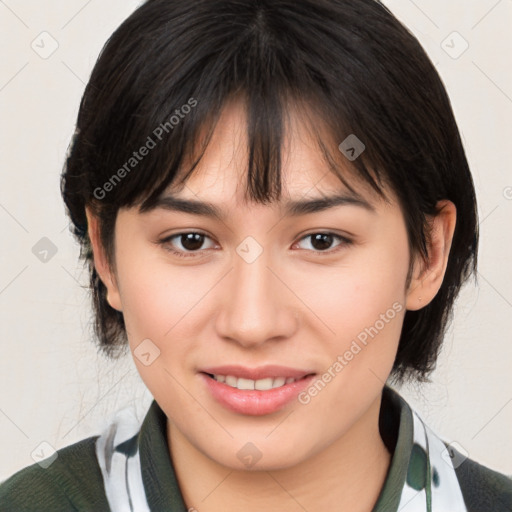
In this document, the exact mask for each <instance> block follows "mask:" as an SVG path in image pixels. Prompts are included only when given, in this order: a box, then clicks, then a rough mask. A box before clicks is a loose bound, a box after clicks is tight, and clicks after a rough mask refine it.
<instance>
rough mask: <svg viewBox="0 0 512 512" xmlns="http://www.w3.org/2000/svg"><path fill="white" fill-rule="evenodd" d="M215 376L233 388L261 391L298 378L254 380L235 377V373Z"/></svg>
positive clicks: (218, 380)
mask: <svg viewBox="0 0 512 512" xmlns="http://www.w3.org/2000/svg"><path fill="white" fill-rule="evenodd" d="M213 378H214V379H215V380H216V381H217V382H223V383H224V384H227V385H228V386H231V387H232V388H238V389H242V390H245V389H257V390H259V391H267V390H269V389H273V388H280V387H281V386H284V385H285V384H291V383H292V382H295V381H296V380H297V379H294V378H293V377H288V378H286V377H275V378H272V377H267V378H265V379H259V380H252V379H244V378H242V377H240V378H238V377H234V376H233V375H214V376H213Z"/></svg>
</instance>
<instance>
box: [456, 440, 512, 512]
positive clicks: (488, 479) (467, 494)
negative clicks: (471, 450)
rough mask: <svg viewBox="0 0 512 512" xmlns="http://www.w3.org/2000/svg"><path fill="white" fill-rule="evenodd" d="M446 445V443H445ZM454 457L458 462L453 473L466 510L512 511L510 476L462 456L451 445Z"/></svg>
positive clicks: (511, 478) (511, 480)
mask: <svg viewBox="0 0 512 512" xmlns="http://www.w3.org/2000/svg"><path fill="white" fill-rule="evenodd" d="M447 447H448V445H447ZM449 449H450V450H452V451H453V452H455V459H457V458H458V459H459V461H460V464H459V465H457V467H456V468H455V473H456V475H457V479H458V481H459V485H460V488H461V491H462V495H463V497H464V501H465V503H466V506H467V509H468V512H477V511H478V512H480V511H481V510H490V508H491V507H492V510H493V512H511V511H512V477H509V476H506V475H504V474H502V473H499V472H497V471H494V470H493V469H491V468H488V467H487V466H484V465H482V464H479V463H478V462H476V461H475V460H472V459H468V458H466V459H465V458H464V456H463V455H461V454H460V453H459V452H457V450H455V449H454V448H453V447H451V448H449Z"/></svg>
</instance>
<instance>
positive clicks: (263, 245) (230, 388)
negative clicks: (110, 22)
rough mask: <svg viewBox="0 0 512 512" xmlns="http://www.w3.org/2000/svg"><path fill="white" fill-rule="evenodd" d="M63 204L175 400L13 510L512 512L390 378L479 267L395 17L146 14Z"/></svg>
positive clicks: (484, 472)
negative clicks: (410, 404) (489, 511)
mask: <svg viewBox="0 0 512 512" xmlns="http://www.w3.org/2000/svg"><path fill="white" fill-rule="evenodd" d="M62 193H63V198H64V201H65V203H66V206H67V209H68V212H69V215H70V218H71V221H72V224H73V226H74V234H75V235H76V237H77V239H78V241H79V243H80V245H81V248H82V256H83V257H84V259H85V260H86V261H87V262H88V264H89V268H90V271H91V273H90V278H91V289H92V296H93V304H94V308H95V315H96V318H95V321H96V332H97V335H98V339H99V341H100V346H101V347H102V349H103V350H104V352H105V353H106V354H108V355H109V356H112V357H117V356H118V355H119V354H121V353H122V352H123V350H124V349H125V348H126V347H129V349H130V350H131V353H132V354H133V359H134V362H135V365H136V367H137V369H138V371H139V373H140V375H141V377H142V379H143V381H144V383H145V384H146V386H147V387H148V389H149V391H150V392H151V393H152V395H153V396H154V399H155V400H154V401H153V403H152V404H151V407H150V409H149V411H148V413H147V415H146V417H145V419H144V421H143V423H142V425H139V424H138V423H137V422H136V421H135V420H133V419H132V418H131V417H130V416H129V415H128V414H127V413H126V411H121V412H120V414H119V415H118V416H117V417H116V419H115V421H114V422H113V423H112V425H111V426H110V427H109V428H108V429H107V430H106V431H105V432H104V433H103V434H102V435H101V436H92V437H90V438H88V439H84V440H82V441H80V442H78V443H75V444H74V445H71V446H68V447H65V448H63V449H61V450H59V451H58V453H57V455H58V456H57V458H55V460H53V461H52V462H51V463H49V464H47V467H46V468H43V467H42V466H41V465H34V466H30V467H28V468H25V469H23V470H21V471H20V472H18V473H16V474H15V475H13V476H12V477H11V478H10V479H9V480H7V481H6V482H5V483H4V484H3V485H2V486H1V487H0V502H1V503H3V504H5V505H4V506H5V507H6V509H7V510H53V511H55V510H113V511H117V510H136V511H144V510H172V511H184V510H198V511H201V512H203V511H206V512H209V511H218V510H222V511H225V510H228V511H229V510H239V509H241V508H243V509H244V510H246V511H252V510H287V511H288V510H290V511H292V510H308V511H313V510H347V511H352V512H353V511H361V512H363V511H386V512H389V511H398V510H400V511H446V510H449V511H451V512H455V511H477V510H478V511H480V510H493V511H505V510H512V481H511V480H510V479H509V478H508V477H506V476H505V475H502V474H499V473H497V472H495V471H493V470H491V469H490V468H487V467H484V466H482V465H480V464H478V463H477V462H475V461H473V460H471V459H469V458H467V457H466V456H465V454H464V453H463V452H462V451H461V450H460V449H457V447H454V446H452V445H449V444H448V443H447V442H445V441H443V440H442V439H440V438H439V437H438V436H437V435H436V434H435V433H434V432H432V431H431V430H430V429H429V428H428V426H427V425H425V424H424V423H423V421H422V420H421V418H420V417H419V415H418V414H417V413H416V412H414V411H413V410H412V409H411V408H410V406H409V405H408V404H407V403H406V402H405V400H404V399H403V398H402V397H401V396H400V395H399V394H398V393H397V392H396V391H394V390H393V389H392V388H391V387H389V386H388V384H387V382H389V381H395V382H398V383H402V382H405V381H407V380H417V381H420V382H421V381H426V380H428V375H429V373H431V371H432V370H433V369H434V367H435V363H436V358H437V354H438V353H439V350H440V347H441V344H442V340H443V335H444V332H445V329H446V326H447V322H448V319H449V317H450V314H451V311H452V306H453V302H454V299H455V298H456V296H457V294H458V291H459V289H460V287H461V285H462V284H463V283H464V282H465V281H466V280H467V279H468V278H469V277H470V276H471V274H472V273H473V272H474V271H475V270H476V260H477V244H478V231H477V226H478V223H477V214H476V212H477V208H476V201H475V192H474V188H473V183H472V178H471V175H470V171H469V168H468V164H467V160H466V157H465V153H464V149H463V146H462V143H461V140H460V136H459V132H458V129H457V126H456V122H455V119H454V116H453V112H452V109H451V105H450V102H449V99H448V97H447V94H446V91H445V89H444V87H443V85H442V82H441V80H440V78H439V76H438V74H437V72H436V71H435V68H434V67H433V65H432V64H431V62H430V60H429V59H428V57H427V55H426V54H425V52H424V50H423V49H422V48H421V46H420V44H419V43H418V41H417V40H416V39H415V38H414V37H413V36H412V35H411V34H410V33H409V32H408V31H407V30H406V29H405V28H404V27H403V26H402V25H401V24H400V23H399V22H398V21H397V20H396V19H395V18H394V16H393V15H392V14H391V13H390V12H389V11H388V10H387V9H386V8H385V7H384V6H383V5H381V4H380V3H378V2H376V1H374V0H360V1H357V2H354V1H348V0H320V1H312V0H300V1H297V0H295V1H293V2H291V1H287V0H273V1H271V2H270V1H269V2H266V1H263V0H262V1H256V2H255V1H253V0H223V1H220V0H219V1H217V0H214V1H212V0H209V1H196V2H192V3H191V2H185V1H183V0H180V1H177V0H173V1H169V0H148V1H147V2H146V3H144V4H143V5H142V6H140V7H139V8H138V9H137V10H136V11H135V12H134V13H133V14H132V15H131V16H130V17H129V18H128V19H127V20H126V21H125V22H124V23H123V24H122V25H121V26H120V27H119V28H118V30H116V32H115V33H114V34H113V35H112V37H111V38H110V39H109V41H108V42H107V44H106V45H105V47H104V49H103V51H102V53H101V55H100V57H99V59H98V62H97V63H96V66H95V68H94V70H93V73H92V76H91V78H90V80H89V83H88V85H87V87H86V90H85V93H84V96H83V99H82V102H81V106H80V112H79V115H78V120H77V130H76V133H75V136H74V138H73V141H72V144H71V147H70V151H69V155H68V158H67V162H66V166H65V169H64V172H63V179H62Z"/></svg>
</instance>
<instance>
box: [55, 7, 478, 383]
mask: <svg viewBox="0 0 512 512" xmlns="http://www.w3.org/2000/svg"><path fill="white" fill-rule="evenodd" d="M235 96H238V97H241V98H243V99H244V105H245V108H246V112H247V134H248V140H249V161H248V166H247V194H248V196H249V197H250V198H251V199H253V200H256V201H259V202H261V203H267V202H269V201H271V200H276V199H279V197H280V196H279V194H280V190H281V188H280V183H281V182H280V176H281V145H282V140H283V130H284V126H285V123H284V119H283V118H285V117H286V115H287V108H288V106H289V105H290V103H293V104H297V105H299V104H302V105H306V106H307V108H309V110H310V111H311V112H313V113H314V116H315V117H316V118H318V119H320V120H321V122H322V123H323V125H324V126H325V127H327V128H328V131H329V133H330V134H331V135H332V141H337V143H331V141H326V140H325V139H322V138H321V137H320V136H318V137H317V138H318V142H319V147H321V149H322V151H323V153H324V155H325V157H326V160H327V161H328V163H329V165H330V167H331V169H332V170H333V172H334V173H336V175H338V176H339V177H340V179H341V180H342V181H343V182H344V183H345V184H347V183H346V181H345V180H344V178H343V175H342V174H341V171H340V167H341V166H340V165H339V162H340V159H341V160H343V159H344V165H345V167H346V166H347V165H349V166H350V168H351V169H353V171H354V172H355V173H356V175H357V176H359V177H361V178H362V179H364V180H365V181H366V182H368V183H369V184H371V186H372V187H373V188H374V189H375V190H376V191H378V192H379V193H380V194H381V195H384V194H383V185H384V184H385V185H387V186H388V187H390V189H392V190H393V191H394V193H395V194H396V196H397V197H398V199H399V202H400V206H401V208H402V211H403V212H404V218H405V222H406V226H407V231H408V238H409V244H410V247H411V251H412V253H414V254H421V255H422V256H423V257H425V256H426V247H427V241H428V224H427V216H428V215H431V214H434V213H436V203H437V202H438V201H439V200H441V199H449V200H451V201H452V202H453V203H454V204H455V206H456V208H457V225H456V228H455V234H454V238H453V243H452V248H451V252H450V256H449V260H448V266H447V270H446V274H445V278H444V281H443V284H442V286H441V289H440V290H439V292H438V293H437V295H436V297H435V298H434V299H433V300H432V301H431V303H430V304H428V305H427V306H425V307H424V308H422V309H421V310H419V311H407V313H406V315H405V320H404V325H403V328H402V333H401V338H400V343H399V348H398V352H397V356H396V360H395V363H394V366H393V371H392V376H393V377H394V378H395V379H396V380H397V381H399V382H401V381H403V380H404V379H406V378H407V379H411V378H412V377H414V378H416V379H417V380H420V381H421V380H423V381H425V380H428V374H429V373H430V372H431V371H432V370H433V369H434V367H435V362H436V359H437V355H438V353H439V349H440V347H441V343H442V340H443V336H444V333H445V330H446V327H447V323H448V321H449V319H450V317H451V313H452V308H453V303H454V300H455V298H456V296H457V294H458V292H459V289H460V287H461V285H462V283H463V282H464V281H465V280H466V279H467V278H468V277H469V276H470V275H471V273H472V272H475V271H476V261H477V245H478V222H477V208H476V199H475V191H474V186H473V182H472V178H471V174H470V171H469V168H468V163H467V160H466V156H465V152H464V148H463V145H462V142H461V138H460V135H459V131H458V128H457V124H456V121H455V118H454V114H453V111H452V108H451V104H450V100H449V98H448V96H447V93H446V91H445V88H444V86H443V83H442V81H441V79H440V77H439V75H438V73H437V71H436V69H435V67H434V66H433V64H432V62H431V61H430V59H429V58H428V56H427V54H426V53H425V51H424V49H423V48H422V47H421V45H420V44H419V42H418V41H417V39H416V38H415V37H414V36H413V35H412V34H411V33H410V32H409V31H408V30H407V28H405V27H404V26H403V25H402V24H401V23H400V22H399V21H398V20H397V19H396V18H395V17H394V16H393V14H392V13H391V12H390V11H389V10H388V9H387V8H386V7H385V6H384V5H382V4H381V3H380V2H377V1H375V0H195V1H193V2H191V1H189V0H148V1H147V2H145V3H144V4H142V5H141V6H140V7H139V8H138V9H137V10H136V11H135V12H134V13H133V14H132V15H131V16H130V17H129V18H128V19H126V20H125V21H124V22H123V23H122V25H121V26H120V27H119V28H118V29H117V30H116V31H115V32H114V34H113V35H112V36H111V37H110V39H109V40H108V41H107V43H106V44H105V46H104V48H103V50H102V51H101V54H100V56H99V58H98V61H97V63H96V65H95V67H94V69H93V72H92V75H91V77H90V80H89V82H88V84H87V86H86V89H85V92H84V95H83V98H82V101H81V104H80V111H79V114H78V120H77V126H76V133H75V135H74V137H73V140H72V142H71V144H70V148H69V152H68V156H67V161H66V164H65V167H64V170H63V174H62V187H61V188H62V195H63V198H64V201H65V203H66V206H67V210H68V213H69V216H70V218H71V221H72V229H73V233H74V234H75V235H76V237H77V239H78V241H79V243H80V244H81V249H82V252H81V256H82V257H83V258H84V259H85V261H86V263H87V264H88V266H89V270H90V285H91V289H92V296H93V305H94V312H95V321H94V326H95V333H96V336H97V338H98V340H99V342H100V347H101V348H102V350H103V351H104V352H105V353H106V354H108V355H110V356H112V357H115V356H116V355H117V354H118V353H119V350H118V349H119V348H122V347H125V346H126V332H125V326H124V322H123V316H122V314H121V313H120V312H118V311H116V310H114V309H112V308H111V307H110V306H109V304H108V303H107V301H106V289H105V286H104V285H103V283H102V282H101V280H100V279H99V277H98V274H97V273H96V271H95V269H94V264H93V261H92V252H91V247H90V240H89V237H88V233H87V220H86V216H85V207H86V206H89V207H91V208H92V210H93V211H94V213H95V214H96V215H97V216H98V218H99V221H100V237H101V241H102V244H103V246H104V248H105V250H106V253H107V256H108V259H109V261H110V263H111V264H113V263H114V254H113V234H114V228H115V220H116V216H117V212H118V210H119V208H121V207H129V206H134V205H138V206H139V207H140V208H141V210H143V211H144V210H147V209H150V208H151V207H152V205H153V204H154V203H155V200H156V199H157V198H158V196H159V195H160V194H161V193H162V192H163V191H164V189H165V188H167V187H168V186H169V185H170V184H171V183H172V184H175V182H176V181H177V179H178V171H180V173H179V176H180V177H181V178H182V179H181V182H183V181H184V180H186V179H187V178H188V177H189V176H190V175H191V173H192V172H193V171H194V168H195V166H196V164H197V162H198V161H199V159H200V158H201V154H202V153H201V154H200V155H199V156H198V158H196V159H195V160H193V163H192V165H191V166H190V168H189V169H188V170H184V169H183V162H184V161H185V158H186V157H189V156H190V155H192V154H194V155H195V152H194V151H195V149H194V148H196V146H197V143H198V141H199V136H200V133H202V131H201V130H202V129H204V128H205V127H206V128H207V134H208V136H207V137H206V140H205V141H204V142H205V145H206V144H207V143H208V141H209V137H210V136H211V134H212V132H213V129H214V128H215V123H216V121H217V120H218V117H219V113H220V111H221V109H222V107H223V106H224V105H225V104H226V102H227V101H228V100H229V99H232V98H234V97H235ZM312 128H313V129H314V124H312ZM351 134H354V135H356V136H357V137H358V139H360V140H361V141H363V143H364V145H365V150H364V152H363V153H362V154H361V155H360V156H359V157H358V158H357V159H355V160H353V161H349V160H350V159H347V158H346V157H345V156H344V155H343V154H342V153H341V151H339V150H338V147H337V144H339V143H341V142H342V141H343V140H345V139H346V138H347V137H348V136H349V135H351ZM150 139H151V141H152V142H153V143H154V145H153V144H152V143H151V142H150ZM144 145H145V146H146V147H148V148H149V147H150V150H149V151H148V152H147V154H146V155H145V156H144V157H143V158H142V157H141V158H135V157H134V151H137V150H138V149H139V148H141V147H142V146H144ZM205 145H203V146H202V147H203V150H204V147H205ZM139 156H140V155H139ZM132 158H134V160H131V159H132ZM123 169H124V171H123ZM185 171H186V172H185ZM177 293H179V292H178V291H177Z"/></svg>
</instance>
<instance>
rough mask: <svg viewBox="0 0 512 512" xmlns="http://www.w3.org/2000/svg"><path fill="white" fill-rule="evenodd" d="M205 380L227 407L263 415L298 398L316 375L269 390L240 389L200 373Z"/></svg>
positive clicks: (214, 394) (243, 412)
mask: <svg viewBox="0 0 512 512" xmlns="http://www.w3.org/2000/svg"><path fill="white" fill-rule="evenodd" d="M200 375H201V377H202V379H203V380H204V381H205V384H206V386H207V388H208V389H209V391H210V393H211V394H212V395H213V398H215V399H216V400H217V401H218V402H219V403H221V404H222V405H224V407H226V408H227V409H229V410H231V411H233V412H237V413H240V414H247V415H250V416H262V415H264V414H271V413H273V412H276V411H278V410H280V409H282V408H283V407H284V406H285V405H287V404H289V403H290V402H292V401H293V400H294V399H296V398H297V395H298V394H299V393H300V392H301V391H302V390H303V389H304V388H305V387H307V386H308V385H309V384H310V383H311V381H312V380H313V378H314V377H315V376H314V375H309V376H307V377H304V378H303V379H300V380H297V381H295V382H291V383H290V384H285V385H284V386H281V387H278V388H272V389H269V390H267V391H259V390H256V389H248V390H243V389H238V388H233V387H231V386H228V385H227V384H224V383H222V382H218V381H216V380H215V379H213V378H212V377H209V376H208V375H207V374H206V373H201V374H200Z"/></svg>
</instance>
